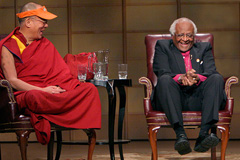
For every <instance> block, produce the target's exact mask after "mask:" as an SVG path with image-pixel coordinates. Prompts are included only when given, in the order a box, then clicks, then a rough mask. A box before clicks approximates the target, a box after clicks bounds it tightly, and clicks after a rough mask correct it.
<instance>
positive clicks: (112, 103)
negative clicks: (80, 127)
mask: <svg viewBox="0 0 240 160" xmlns="http://www.w3.org/2000/svg"><path fill="white" fill-rule="evenodd" d="M107 91H108V103H109V104H108V108H109V111H108V140H109V151H110V158H111V160H115V155H114V122H115V112H116V96H115V95H116V93H115V87H114V85H113V83H112V84H110V83H108V85H107Z"/></svg>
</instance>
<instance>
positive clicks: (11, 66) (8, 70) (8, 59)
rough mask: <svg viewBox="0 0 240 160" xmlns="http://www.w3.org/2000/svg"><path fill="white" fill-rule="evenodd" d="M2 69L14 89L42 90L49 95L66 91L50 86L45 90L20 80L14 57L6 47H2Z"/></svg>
mask: <svg viewBox="0 0 240 160" xmlns="http://www.w3.org/2000/svg"><path fill="white" fill-rule="evenodd" d="M1 67H2V70H3V74H4V76H5V78H6V79H7V80H8V81H9V82H10V84H11V85H12V87H13V88H15V89H16V90H18V91H28V90H41V91H44V92H49V93H61V92H64V91H65V90H63V89H61V88H60V87H57V86H48V87H45V88H40V87H37V86H34V85H31V84H28V83H26V82H24V81H22V80H20V79H18V78H17V72H16V67H15V63H14V57H13V55H12V54H11V53H10V52H9V50H8V49H7V48H6V47H4V46H3V47H2V54H1Z"/></svg>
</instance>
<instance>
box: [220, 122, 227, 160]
mask: <svg viewBox="0 0 240 160" xmlns="http://www.w3.org/2000/svg"><path fill="white" fill-rule="evenodd" d="M218 129H219V130H220V132H221V133H222V137H221V143H222V144H221V160H225V155H226V149H227V143H228V139H229V135H230V130H229V125H222V126H218Z"/></svg>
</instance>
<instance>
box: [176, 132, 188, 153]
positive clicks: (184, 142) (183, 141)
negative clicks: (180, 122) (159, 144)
mask: <svg viewBox="0 0 240 160" xmlns="http://www.w3.org/2000/svg"><path fill="white" fill-rule="evenodd" d="M174 148H175V150H177V151H178V153H179V154H181V155H184V154H188V153H190V152H192V149H191V147H190V143H189V141H188V139H187V137H186V136H185V135H184V134H180V135H179V136H178V137H177V141H176V143H175V145H174Z"/></svg>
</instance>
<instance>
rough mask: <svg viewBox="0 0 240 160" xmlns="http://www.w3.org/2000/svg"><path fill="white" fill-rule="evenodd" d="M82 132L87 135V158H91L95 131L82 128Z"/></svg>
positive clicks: (94, 142) (89, 159) (94, 143)
mask: <svg viewBox="0 0 240 160" xmlns="http://www.w3.org/2000/svg"><path fill="white" fill-rule="evenodd" d="M84 132H85V133H86V134H87V135H88V144H89V147H88V160H92V156H93V151H94V148H95V145H96V132H95V130H94V129H84Z"/></svg>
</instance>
